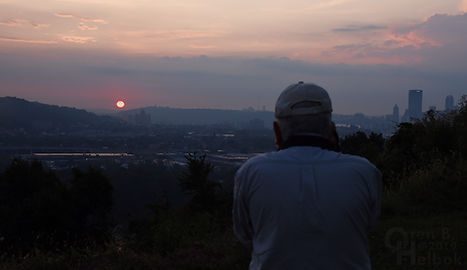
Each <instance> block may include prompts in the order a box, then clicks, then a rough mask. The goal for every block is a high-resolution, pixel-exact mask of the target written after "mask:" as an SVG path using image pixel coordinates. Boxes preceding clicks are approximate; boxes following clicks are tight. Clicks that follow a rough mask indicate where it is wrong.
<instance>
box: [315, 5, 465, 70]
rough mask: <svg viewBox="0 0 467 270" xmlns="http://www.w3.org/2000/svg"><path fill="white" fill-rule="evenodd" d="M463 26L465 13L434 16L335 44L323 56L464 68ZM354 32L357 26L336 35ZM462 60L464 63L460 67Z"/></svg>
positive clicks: (367, 61) (364, 61)
mask: <svg viewBox="0 0 467 270" xmlns="http://www.w3.org/2000/svg"><path fill="white" fill-rule="evenodd" d="M466 26H467V13H464V14H460V15H447V14H435V15H433V16H431V17H429V18H427V19H426V20H424V21H422V22H420V23H416V24H412V25H408V26H399V27H387V28H385V29H381V31H378V32H377V33H374V32H371V33H367V34H365V35H364V36H358V37H359V38H358V39H354V40H353V42H347V43H343V44H338V45H335V46H333V47H332V48H331V49H327V50H324V51H323V56H324V57H329V58H330V59H340V60H341V61H342V62H347V63H349V62H351V63H366V64H376V63H380V64H399V65H414V64H425V65H426V64H430V65H434V66H440V67H442V66H444V67H453V66H456V67H461V66H462V67H466V68H467V59H466V56H465V48H466V47H467V27H466ZM364 28H365V27H364ZM366 28H373V27H366ZM358 29H360V27H354V28H348V29H347V28H345V29H344V28H342V29H338V31H337V32H354V31H357V30H358ZM333 31H336V29H334V30H333ZM360 40H361V41H360ZM462 61H464V62H465V63H464V64H462Z"/></svg>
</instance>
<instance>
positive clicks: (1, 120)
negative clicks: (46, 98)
mask: <svg viewBox="0 0 467 270" xmlns="http://www.w3.org/2000/svg"><path fill="white" fill-rule="evenodd" d="M119 122H121V121H120V120H117V119H114V118H111V117H108V116H97V115H96V114H94V113H90V112H87V111H85V110H81V109H76V108H70V107H60V106H56V105H48V104H42V103H39V102H30V101H27V100H25V99H20V98H16V97H1V98H0V127H1V128H4V129H16V128H23V129H26V130H37V131H46V130H47V131H51V130H63V131H67V130H77V129H89V128H90V129H102V128H108V127H111V126H114V125H115V124H116V123H119Z"/></svg>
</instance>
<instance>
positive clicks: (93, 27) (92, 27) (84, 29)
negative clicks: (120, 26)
mask: <svg viewBox="0 0 467 270" xmlns="http://www.w3.org/2000/svg"><path fill="white" fill-rule="evenodd" d="M78 28H79V29H81V30H83V31H86V30H88V31H95V30H97V29H99V27H97V26H95V25H92V26H91V25H86V24H85V23H82V22H81V23H79V25H78Z"/></svg>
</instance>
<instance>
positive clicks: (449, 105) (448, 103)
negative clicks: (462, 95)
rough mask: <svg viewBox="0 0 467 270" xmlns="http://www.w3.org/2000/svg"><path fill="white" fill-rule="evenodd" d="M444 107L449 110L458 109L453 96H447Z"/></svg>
mask: <svg viewBox="0 0 467 270" xmlns="http://www.w3.org/2000/svg"><path fill="white" fill-rule="evenodd" d="M444 109H445V110H446V111H448V112H449V111H452V110H455V109H456V107H455V106H454V97H453V96H451V95H449V96H447V97H446V100H445V102H444Z"/></svg>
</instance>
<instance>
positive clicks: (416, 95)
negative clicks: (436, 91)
mask: <svg viewBox="0 0 467 270" xmlns="http://www.w3.org/2000/svg"><path fill="white" fill-rule="evenodd" d="M422 97H423V90H418V89H416V90H409V117H410V118H416V119H421V118H422V117H423V112H422Z"/></svg>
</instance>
